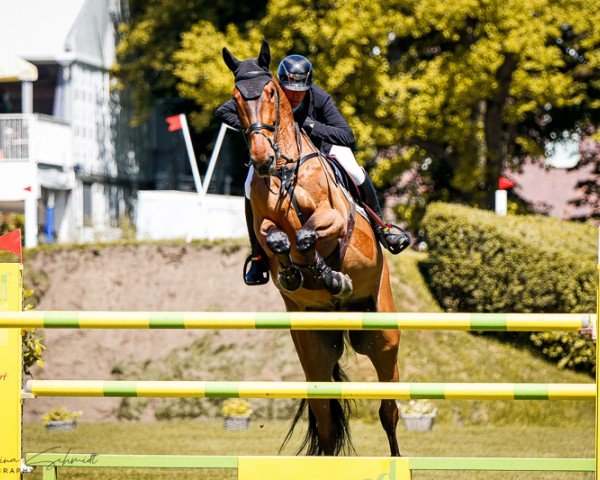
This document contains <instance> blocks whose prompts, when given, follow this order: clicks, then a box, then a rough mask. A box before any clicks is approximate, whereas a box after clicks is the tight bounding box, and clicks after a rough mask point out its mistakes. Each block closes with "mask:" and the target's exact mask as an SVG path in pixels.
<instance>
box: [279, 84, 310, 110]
mask: <svg viewBox="0 0 600 480" xmlns="http://www.w3.org/2000/svg"><path fill="white" fill-rule="evenodd" d="M283 91H284V92H285V96H286V97H287V98H288V100H289V101H290V105H291V106H292V108H296V107H297V106H298V105H300V104H301V103H302V100H304V97H305V96H306V90H302V91H299V92H298V91H296V90H288V89H287V88H285V87H283Z"/></svg>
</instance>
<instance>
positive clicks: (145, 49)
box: [114, 0, 267, 118]
mask: <svg viewBox="0 0 600 480" xmlns="http://www.w3.org/2000/svg"><path fill="white" fill-rule="evenodd" d="M266 3H267V0H259V1H256V2H252V4H250V3H245V2H241V3H240V2H237V1H235V0H210V1H209V0H186V1H181V0H149V1H147V0H143V1H142V0H129V7H130V14H129V17H130V19H129V22H128V23H127V24H123V25H122V26H121V32H120V33H121V38H122V39H121V41H120V43H119V45H118V47H117V58H118V63H117V65H116V66H115V68H114V74H115V75H116V76H117V78H119V80H120V82H121V85H120V86H121V87H123V86H124V85H127V86H128V87H129V88H130V89H132V90H133V92H134V95H135V103H136V110H137V112H138V118H145V116H146V115H147V113H148V111H149V108H150V107H151V106H152V105H154V103H155V102H156V100H157V99H173V98H180V96H179V93H178V91H177V85H178V83H179V79H178V78H177V77H176V76H175V75H174V73H173V72H174V70H175V68H176V66H177V65H176V62H175V60H174V53H175V52H176V51H177V50H178V49H179V48H180V41H181V36H182V34H184V33H185V32H188V31H189V30H190V29H191V28H192V26H193V25H194V24H196V23H197V22H199V21H201V20H206V21H209V22H211V23H212V24H213V25H214V26H215V28H225V27H226V26H227V25H229V24H230V23H233V24H241V25H245V24H246V22H248V20H250V19H252V18H256V17H260V16H261V15H262V14H263V13H264V9H265V6H266ZM189 107H190V108H193V104H190V106H189Z"/></svg>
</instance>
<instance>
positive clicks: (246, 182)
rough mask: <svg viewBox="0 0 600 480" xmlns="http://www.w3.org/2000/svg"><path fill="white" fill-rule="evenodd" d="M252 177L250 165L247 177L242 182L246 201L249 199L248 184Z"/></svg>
mask: <svg viewBox="0 0 600 480" xmlns="http://www.w3.org/2000/svg"><path fill="white" fill-rule="evenodd" d="M252 175H254V167H253V166H252V165H250V168H249V169H248V175H247V176H246V181H245V182H244V192H245V194H246V198H247V199H250V184H251V183H252Z"/></svg>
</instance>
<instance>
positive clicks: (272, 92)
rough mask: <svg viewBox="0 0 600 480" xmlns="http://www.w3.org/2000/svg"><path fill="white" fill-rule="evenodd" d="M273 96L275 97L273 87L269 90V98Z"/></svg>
mask: <svg viewBox="0 0 600 480" xmlns="http://www.w3.org/2000/svg"><path fill="white" fill-rule="evenodd" d="M273 98H275V89H274V88H273V89H271V91H270V92H269V100H273Z"/></svg>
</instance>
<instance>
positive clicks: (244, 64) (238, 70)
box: [223, 40, 273, 100]
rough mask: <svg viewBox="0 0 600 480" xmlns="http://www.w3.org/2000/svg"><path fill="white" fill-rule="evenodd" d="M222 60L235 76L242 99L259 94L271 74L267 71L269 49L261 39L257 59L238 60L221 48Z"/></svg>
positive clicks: (269, 56)
mask: <svg viewBox="0 0 600 480" xmlns="http://www.w3.org/2000/svg"><path fill="white" fill-rule="evenodd" d="M223 60H224V61H225V64H226V65H227V67H228V68H229V70H231V71H232V72H233V74H234V76H235V86H236V87H237V89H238V90H239V91H240V93H241V94H242V96H243V97H244V99H246V100H253V99H255V98H258V97H260V96H261V94H262V91H263V89H264V88H265V85H266V84H267V83H269V82H270V81H271V79H272V78H273V76H272V75H271V72H269V63H270V62H271V51H270V49H269V44H268V43H267V42H265V41H264V40H263V42H262V45H261V47H260V53H259V55H258V58H257V59H254V58H251V59H248V60H241V61H240V60H238V59H237V58H235V57H234V56H233V55H232V54H231V52H230V51H229V50H227V49H226V48H223Z"/></svg>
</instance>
